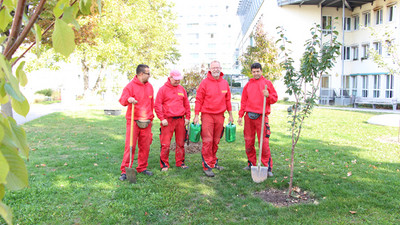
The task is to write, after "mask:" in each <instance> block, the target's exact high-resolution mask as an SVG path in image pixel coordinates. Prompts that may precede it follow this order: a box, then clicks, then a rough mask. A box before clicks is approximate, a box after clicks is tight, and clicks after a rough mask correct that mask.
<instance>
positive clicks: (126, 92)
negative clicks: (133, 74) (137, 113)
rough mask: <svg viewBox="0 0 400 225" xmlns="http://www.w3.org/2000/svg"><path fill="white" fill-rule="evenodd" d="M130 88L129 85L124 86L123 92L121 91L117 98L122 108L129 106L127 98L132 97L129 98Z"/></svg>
mask: <svg viewBox="0 0 400 225" xmlns="http://www.w3.org/2000/svg"><path fill="white" fill-rule="evenodd" d="M130 89H131V87H130V83H129V84H128V85H126V86H125V88H124V90H123V91H122V94H121V97H120V98H119V103H121V105H123V106H127V105H128V104H129V102H128V98H129V97H134V96H131V93H130V92H131V90H130Z"/></svg>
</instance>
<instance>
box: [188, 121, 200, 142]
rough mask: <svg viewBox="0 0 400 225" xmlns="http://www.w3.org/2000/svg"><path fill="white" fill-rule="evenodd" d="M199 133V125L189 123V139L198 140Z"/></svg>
mask: <svg viewBox="0 0 400 225" xmlns="http://www.w3.org/2000/svg"><path fill="white" fill-rule="evenodd" d="M200 134H201V125H200V124H194V123H191V124H190V128H189V141H191V142H194V143H196V142H199V141H200Z"/></svg>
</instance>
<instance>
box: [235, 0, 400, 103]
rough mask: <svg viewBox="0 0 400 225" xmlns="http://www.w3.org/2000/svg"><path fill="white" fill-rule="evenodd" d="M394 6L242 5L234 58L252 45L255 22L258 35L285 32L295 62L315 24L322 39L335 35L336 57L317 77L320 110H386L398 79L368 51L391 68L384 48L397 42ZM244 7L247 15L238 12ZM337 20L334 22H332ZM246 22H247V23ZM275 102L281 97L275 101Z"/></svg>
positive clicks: (365, 0)
mask: <svg viewBox="0 0 400 225" xmlns="http://www.w3.org/2000/svg"><path fill="white" fill-rule="evenodd" d="M398 2H399V1H398V0H376V1H373V0H356V1H353V0H337V1H324V0H308V1H307V0H301V1H299V0H277V1H266V0H256V1H251V0H242V1H240V2H239V8H238V11H237V14H238V16H239V17H240V21H241V28H242V29H241V33H240V35H239V37H238V39H237V41H236V46H237V49H238V50H237V54H236V55H240V54H241V53H243V51H245V49H246V47H247V46H248V45H251V44H252V39H251V33H252V32H253V30H254V29H255V26H256V24H257V23H258V22H259V21H261V22H262V23H263V25H264V30H265V31H267V32H268V34H269V35H270V36H272V37H275V38H276V37H277V32H276V27H277V26H282V27H283V28H284V29H285V30H286V34H287V37H288V39H289V40H291V41H292V45H291V46H290V48H291V50H292V51H293V55H292V57H293V58H294V59H295V60H296V62H299V59H300V58H301V56H302V54H303V52H304V43H305V40H306V39H308V38H309V37H310V32H309V30H310V28H311V27H312V26H313V24H314V23H315V24H320V25H321V27H322V28H323V29H324V31H323V32H324V33H325V34H329V33H331V32H332V30H336V31H338V32H339V40H340V41H341V42H342V45H343V48H342V54H341V56H340V57H339V58H338V59H337V60H336V63H335V66H334V68H333V69H332V70H331V71H327V72H326V74H324V75H323V77H322V80H321V87H320V92H319V94H320V98H321V103H322V104H328V103H330V104H339V105H348V104H352V103H355V102H357V101H359V102H360V103H362V102H364V103H371V104H374V103H376V104H380V103H381V104H390V102H396V101H397V99H399V101H400V79H399V77H398V76H395V75H393V74H390V73H389V72H388V71H386V70H385V69H383V68H379V67H378V65H377V64H376V63H375V62H374V61H373V60H372V57H371V56H370V54H369V51H370V49H371V48H372V49H374V50H376V51H377V52H378V53H379V54H380V55H381V56H382V57H383V59H384V61H386V62H388V63H391V61H392V59H391V57H392V56H391V55H390V54H388V53H387V52H385V48H383V46H384V45H385V44H397V45H398V43H399V41H398V40H400V39H399V38H400V37H399V35H400V32H399V25H400V16H399V15H400V12H399V11H398V9H397V7H398V5H399V3H398ZM245 7H247V9H248V10H247V11H246V10H243V9H244V8H245ZM335 18H337V19H335ZM249 21H251V22H249ZM373 32H375V33H378V34H382V33H384V32H390V33H392V39H391V40H381V39H380V38H379V35H377V36H376V35H375V36H373V35H372V33H373ZM280 96H284V94H283V95H280Z"/></svg>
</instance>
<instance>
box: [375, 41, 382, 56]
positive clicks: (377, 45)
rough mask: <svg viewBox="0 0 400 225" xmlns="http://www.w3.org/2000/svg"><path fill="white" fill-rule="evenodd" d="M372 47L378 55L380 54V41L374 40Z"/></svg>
mask: <svg viewBox="0 0 400 225" xmlns="http://www.w3.org/2000/svg"><path fill="white" fill-rule="evenodd" d="M374 49H375V51H376V52H377V53H378V54H379V55H382V43H381V42H374Z"/></svg>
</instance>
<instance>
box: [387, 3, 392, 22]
mask: <svg viewBox="0 0 400 225" xmlns="http://www.w3.org/2000/svg"><path fill="white" fill-rule="evenodd" d="M393 14H394V5H392V6H388V7H387V16H388V22H392V21H393Z"/></svg>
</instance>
